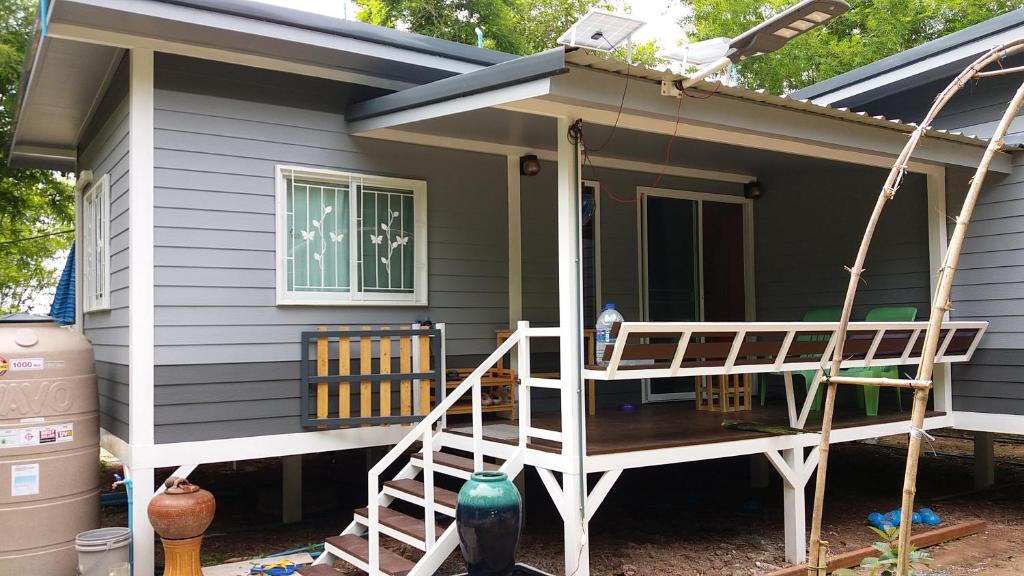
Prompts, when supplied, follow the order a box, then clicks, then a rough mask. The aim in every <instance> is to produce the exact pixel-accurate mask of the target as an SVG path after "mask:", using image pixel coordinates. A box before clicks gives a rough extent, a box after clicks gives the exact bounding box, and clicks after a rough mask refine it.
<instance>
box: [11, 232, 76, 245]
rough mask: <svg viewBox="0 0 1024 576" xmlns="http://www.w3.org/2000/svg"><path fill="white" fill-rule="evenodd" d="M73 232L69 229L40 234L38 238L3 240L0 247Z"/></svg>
mask: <svg viewBox="0 0 1024 576" xmlns="http://www.w3.org/2000/svg"><path fill="white" fill-rule="evenodd" d="M74 231H75V229H74V228H69V229H67V230H57V231H56V232H47V233H46V234H40V235H38V236H29V237H27V238H15V239H14V240H4V241H2V242H0V246H7V245H9V244H18V243H21V242H28V241H29V240H38V239H40V238H49V237H50V236H59V235H61V234H70V233H72V232H74Z"/></svg>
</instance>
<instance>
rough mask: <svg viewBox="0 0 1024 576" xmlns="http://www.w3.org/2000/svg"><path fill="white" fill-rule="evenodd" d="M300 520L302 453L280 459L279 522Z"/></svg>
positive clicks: (286, 522)
mask: <svg viewBox="0 0 1024 576" xmlns="http://www.w3.org/2000/svg"><path fill="white" fill-rule="evenodd" d="M295 522H302V454H293V455H291V456H285V457H283V458H282V459H281V523H283V524H292V523H295Z"/></svg>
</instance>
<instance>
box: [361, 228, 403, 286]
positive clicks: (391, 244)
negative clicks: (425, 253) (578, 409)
mask: <svg viewBox="0 0 1024 576" xmlns="http://www.w3.org/2000/svg"><path fill="white" fill-rule="evenodd" d="M387 215H388V221H387V222H381V223H380V229H381V230H383V231H384V232H385V234H372V233H371V234H370V235H369V236H370V242H372V243H373V244H374V245H380V244H382V243H384V242H385V240H386V241H387V248H388V253H387V255H386V256H380V261H381V263H382V264H384V269H385V270H386V272H387V275H388V278H389V280H390V277H391V261H392V258H394V257H395V248H398V247H399V246H408V245H409V238H411V237H412V235H411V234H409V233H408V232H406V231H405V230H393V229H392V227H393V226H394V224H395V219H396V218H400V217H401V215H402V214H401V213H400V212H397V211H396V212H391V211H388V213H387ZM389 283H390V281H389Z"/></svg>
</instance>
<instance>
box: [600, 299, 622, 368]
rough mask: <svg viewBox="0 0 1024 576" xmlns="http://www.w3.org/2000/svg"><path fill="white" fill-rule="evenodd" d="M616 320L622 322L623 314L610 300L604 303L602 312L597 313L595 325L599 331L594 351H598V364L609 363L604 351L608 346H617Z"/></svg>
mask: <svg viewBox="0 0 1024 576" xmlns="http://www.w3.org/2000/svg"><path fill="white" fill-rule="evenodd" d="M616 322H622V314H619V311H618V310H616V309H615V304H613V303H611V302H609V303H608V304H605V305H604V308H602V309H601V313H600V314H598V315H597V325H596V326H595V327H594V328H595V331H596V332H597V334H596V342H595V344H596V346H595V350H594V351H595V352H596V353H597V363H598V364H601V365H606V364H608V362H607V361H605V359H604V351H605V348H607V347H608V346H615V338H612V327H613V326H615V323H616Z"/></svg>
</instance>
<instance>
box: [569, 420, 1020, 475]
mask: <svg viewBox="0 0 1024 576" xmlns="http://www.w3.org/2000/svg"><path fill="white" fill-rule="evenodd" d="M986 416H988V415H986ZM1018 418H1020V419H1021V420H1024V417H1018ZM952 424H953V416H952V415H948V414H947V415H944V416H933V417H931V418H926V419H925V423H924V429H925V430H933V429H936V428H945V427H948V426H951V425H952ZM909 432H910V423H909V422H905V421H898V422H883V423H879V424H870V425H867V426H852V427H848V428H846V427H844V428H835V429H833V430H832V436H831V444H839V443H842V442H853V441H856V440H867V439H869V438H881V437H885V436H896V435H899V434H907V433H909ZM820 442H821V435H820V434H818V433H814V432H810V433H805V434H794V435H791V436H770V437H765V438H750V439H746V440H734V441H730V442H715V443H710V444H697V445H693V446H680V447H675V448H659V449H655V450H637V451H634V452H621V453H617V454H602V455H600V456H587V457H586V470H587V472H588V473H590V472H604V471H607V470H621V469H625V468H644V467H647V466H660V465H663V464H676V463H680V462H695V461H698V460H714V459H717V458H727V457H731V456H744V455H750V454H761V453H764V452H768V451H771V450H788V449H795V448H800V449H803V448H814V447H816V446H818V444H819V443H820Z"/></svg>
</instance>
